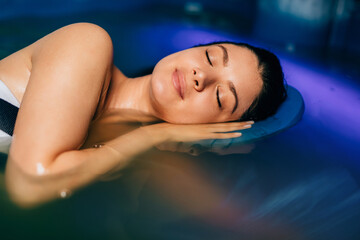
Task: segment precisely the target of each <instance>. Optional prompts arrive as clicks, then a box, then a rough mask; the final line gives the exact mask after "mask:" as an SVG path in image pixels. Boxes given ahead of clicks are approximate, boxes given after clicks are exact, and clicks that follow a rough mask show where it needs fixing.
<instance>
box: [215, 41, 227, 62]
mask: <svg viewBox="0 0 360 240" xmlns="http://www.w3.org/2000/svg"><path fill="white" fill-rule="evenodd" d="M216 46H218V47H219V48H221V49H222V50H223V53H224V54H223V64H224V66H227V63H228V61H229V54H228V51H227V49H226V47H224V46H223V45H216Z"/></svg>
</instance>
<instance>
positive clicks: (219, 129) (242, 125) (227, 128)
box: [201, 122, 253, 132]
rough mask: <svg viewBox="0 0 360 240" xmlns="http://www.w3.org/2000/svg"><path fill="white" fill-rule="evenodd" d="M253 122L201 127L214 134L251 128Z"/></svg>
mask: <svg viewBox="0 0 360 240" xmlns="http://www.w3.org/2000/svg"><path fill="white" fill-rule="evenodd" d="M252 124H253V122H234V123H221V124H212V125H211V124H210V125H206V126H201V127H202V128H204V129H208V130H210V131H212V132H231V131H237V130H243V129H247V128H251V126H252Z"/></svg>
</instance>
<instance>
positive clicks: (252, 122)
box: [246, 121, 254, 124]
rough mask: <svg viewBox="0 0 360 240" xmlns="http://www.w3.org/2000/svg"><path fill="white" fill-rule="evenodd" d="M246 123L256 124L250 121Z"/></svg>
mask: <svg viewBox="0 0 360 240" xmlns="http://www.w3.org/2000/svg"><path fill="white" fill-rule="evenodd" d="M246 123H250V124H254V121H248V122H246Z"/></svg>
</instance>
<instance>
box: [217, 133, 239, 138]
mask: <svg viewBox="0 0 360 240" xmlns="http://www.w3.org/2000/svg"><path fill="white" fill-rule="evenodd" d="M240 136H241V133H240V132H232V133H215V134H214V135H213V136H212V138H214V139H227V138H237V137H240Z"/></svg>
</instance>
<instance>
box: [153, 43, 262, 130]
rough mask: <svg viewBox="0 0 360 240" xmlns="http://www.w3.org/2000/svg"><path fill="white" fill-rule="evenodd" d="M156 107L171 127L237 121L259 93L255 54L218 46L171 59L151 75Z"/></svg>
mask: <svg viewBox="0 0 360 240" xmlns="http://www.w3.org/2000/svg"><path fill="white" fill-rule="evenodd" d="M150 86H151V89H150V93H151V99H152V105H153V107H154V109H155V110H156V112H157V114H158V117H159V118H161V119H163V120H164V121H167V122H171V123H212V122H227V121H233V120H237V119H239V118H240V117H241V115H242V114H243V113H244V112H245V110H247V109H248V108H249V107H250V105H251V103H252V102H253V101H254V99H255V98H256V97H257V96H258V94H259V93H260V90H261V88H262V80H261V76H260V72H259V69H258V60H257V57H256V55H255V54H254V53H253V52H252V51H250V50H249V49H247V48H245V47H239V46H236V45H233V44H215V45H210V46H203V47H195V48H190V49H187V50H184V51H180V52H177V53H174V54H171V55H169V56H167V57H165V58H163V59H162V60H161V61H159V62H158V64H156V66H155V68H154V71H153V74H152V76H151V84H150Z"/></svg>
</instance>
